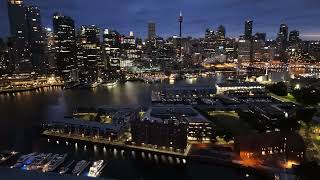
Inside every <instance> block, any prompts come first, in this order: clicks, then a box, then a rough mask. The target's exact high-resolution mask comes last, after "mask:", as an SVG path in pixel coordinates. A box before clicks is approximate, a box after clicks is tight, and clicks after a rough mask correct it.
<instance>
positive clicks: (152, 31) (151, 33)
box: [148, 22, 156, 40]
mask: <svg viewBox="0 0 320 180" xmlns="http://www.w3.org/2000/svg"><path fill="white" fill-rule="evenodd" d="M155 38H156V23H154V22H149V23H148V39H149V40H154V39H155Z"/></svg>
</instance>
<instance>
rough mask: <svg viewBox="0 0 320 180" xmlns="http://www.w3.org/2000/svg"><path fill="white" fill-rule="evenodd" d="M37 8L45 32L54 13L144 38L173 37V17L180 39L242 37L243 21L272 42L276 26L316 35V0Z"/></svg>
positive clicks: (47, 3)
mask: <svg viewBox="0 0 320 180" xmlns="http://www.w3.org/2000/svg"><path fill="white" fill-rule="evenodd" d="M25 4H28V5H32V4H34V5H38V6H39V7H40V8H41V11H42V13H41V14H42V21H43V24H44V26H52V23H51V17H52V14H53V13H54V12H56V11H59V12H61V13H63V14H66V15H69V16H71V17H73V18H74V19H75V21H76V24H77V26H80V25H83V24H96V25H97V26H99V27H100V28H115V29H118V30H119V31H120V32H121V33H126V34H127V33H128V31H130V30H133V31H135V32H136V34H138V35H140V36H145V35H146V32H147V30H146V27H147V25H146V23H147V22H148V21H155V22H156V23H157V32H158V34H159V35H162V36H169V35H173V34H177V31H178V24H177V16H178V13H179V11H180V10H182V11H183V14H184V19H185V21H184V33H185V34H186V35H194V36H200V35H202V34H203V32H204V30H205V28H208V27H209V28H216V27H217V26H218V25H220V24H222V25H224V26H225V27H226V28H227V34H228V35H230V36H238V35H240V34H242V33H243V23H244V20H246V19H252V20H254V31H256V32H258V31H259V32H267V33H268V36H269V37H271V38H273V37H274V36H275V35H276V33H277V31H278V27H279V24H281V23H287V24H288V25H289V28H290V29H299V30H301V31H302V32H304V33H309V32H312V33H313V32H320V24H319V23H318V22H317V21H318V17H320V13H319V12H318V11H319V10H318V8H319V7H320V1H319V0H25ZM8 31H9V27H8V17H7V5H6V0H2V1H0V36H7V35H8Z"/></svg>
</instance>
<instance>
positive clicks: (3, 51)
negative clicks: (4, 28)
mask: <svg viewBox="0 0 320 180" xmlns="http://www.w3.org/2000/svg"><path fill="white" fill-rule="evenodd" d="M10 67H11V66H10V58H9V50H8V46H7V45H6V42H5V41H4V40H3V39H1V38H0V75H3V74H8V73H10V72H12V69H11V68H10Z"/></svg>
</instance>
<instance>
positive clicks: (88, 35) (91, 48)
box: [77, 25, 101, 83]
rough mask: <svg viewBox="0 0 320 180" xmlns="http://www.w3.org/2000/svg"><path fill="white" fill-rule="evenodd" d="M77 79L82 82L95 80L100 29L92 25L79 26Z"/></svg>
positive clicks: (98, 61) (99, 57)
mask: <svg viewBox="0 0 320 180" xmlns="http://www.w3.org/2000/svg"><path fill="white" fill-rule="evenodd" d="M77 44H78V54H77V55H78V56H77V58H78V68H79V79H80V81H81V82H84V83H92V82H95V81H96V80H97V78H98V71H99V69H98V64H99V63H100V59H101V56H100V31H99V29H98V28H97V27H96V26H94V25H92V26H81V28H80V32H79V36H78V43H77Z"/></svg>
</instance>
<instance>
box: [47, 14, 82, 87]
mask: <svg viewBox="0 0 320 180" xmlns="http://www.w3.org/2000/svg"><path fill="white" fill-rule="evenodd" d="M53 31H54V39H55V48H56V57H55V58H56V63H57V69H58V73H59V75H60V76H62V78H63V80H64V81H77V77H76V75H75V74H76V71H77V67H76V38H75V28H74V21H73V19H71V17H68V16H63V15H61V14H58V13H55V14H54V15H53Z"/></svg>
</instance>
